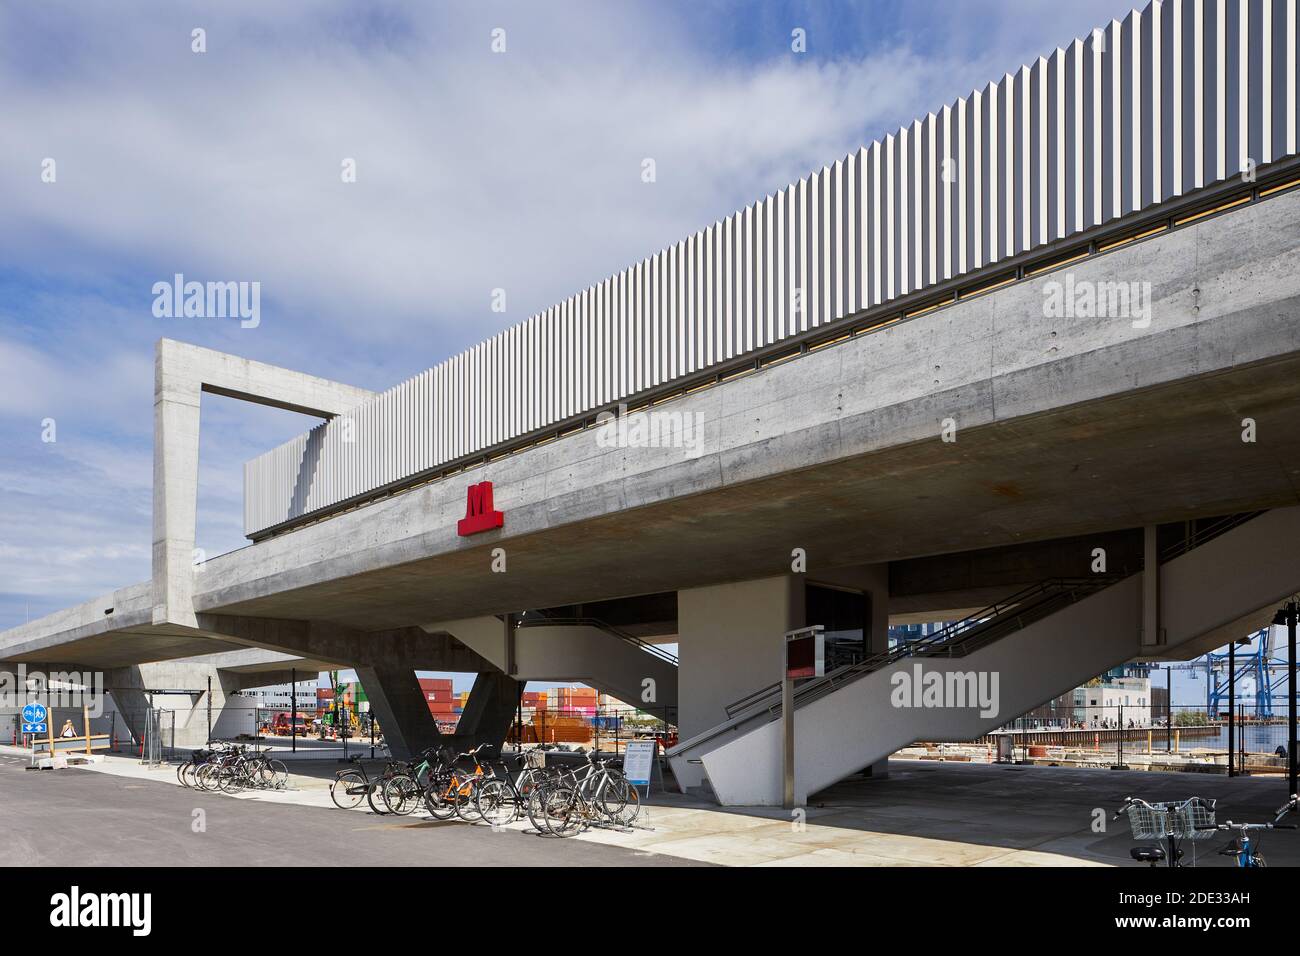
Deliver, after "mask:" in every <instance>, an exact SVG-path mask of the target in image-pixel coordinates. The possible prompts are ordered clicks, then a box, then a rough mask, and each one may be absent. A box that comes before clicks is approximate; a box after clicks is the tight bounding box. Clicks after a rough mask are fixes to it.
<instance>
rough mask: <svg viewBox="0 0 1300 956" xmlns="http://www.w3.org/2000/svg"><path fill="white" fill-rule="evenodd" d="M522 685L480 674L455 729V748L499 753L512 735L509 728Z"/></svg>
mask: <svg viewBox="0 0 1300 956" xmlns="http://www.w3.org/2000/svg"><path fill="white" fill-rule="evenodd" d="M523 691H524V685H523V682H522V681H517V680H515V679H514V678H513V677H509V676H507V675H506V674H502V673H499V672H490V673H483V674H479V675H478V676H477V677H476V678H474V686H473V687H472V688H471V689H470V692H469V698H468V699H467V700H466V701H465V709H464V711H462V712H461V715H460V722H459V723H458V724H457V725H456V737H455V740H456V746H457V747H458V748H460V749H462V750H469V749H471V748H473V747H477V746H478V745H479V744H488V745H490V746H491V747H493V748H496V749H499V748H500V747H501V745H502V744H503V743H504V742H505V739H506V735H507V734H509V733H510V724H511V723H512V722H513V721H514V719H515V714H516V713H517V712H518V708H519V696H520V695H521V694H522V693H523Z"/></svg>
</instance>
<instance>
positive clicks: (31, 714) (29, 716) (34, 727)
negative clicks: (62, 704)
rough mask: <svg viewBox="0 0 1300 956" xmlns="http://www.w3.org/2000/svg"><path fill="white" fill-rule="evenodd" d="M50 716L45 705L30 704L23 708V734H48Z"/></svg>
mask: <svg viewBox="0 0 1300 956" xmlns="http://www.w3.org/2000/svg"><path fill="white" fill-rule="evenodd" d="M49 716H50V715H49V711H48V710H46V708H45V705H44V704H28V705H27V706H26V707H24V708H23V733H25V734H43V733H46V732H47V731H48V729H49V728H48V727H47V726H46V722H47V721H48V720H49Z"/></svg>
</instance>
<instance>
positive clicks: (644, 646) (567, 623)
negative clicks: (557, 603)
mask: <svg viewBox="0 0 1300 956" xmlns="http://www.w3.org/2000/svg"><path fill="white" fill-rule="evenodd" d="M533 613H534V614H536V615H538V616H537V618H536V619H534V620H528V619H527V618H520V619H519V620H518V621H516V622H515V624H516V626H517V627H594V628H597V629H598V630H601V631H604V632H605V633H606V634H609V635H610V636H612V637H617V638H618V639H619V640H620V641H623V642H624V643H626V644H631V645H632V646H633V647H635V648H637V649H638V650H641V651H644V652H645V653H647V654H649V655H650V656H652V657H657V658H659V660H661V661H663V662H664V663H666V664H671V665H672V666H673V667H677V666H679V662H678V659H677V656H676V655H675V654H673V653H671V652H670V651H666V650H664V649H663V648H662V647H660V646H659V645H658V644H651V643H650V642H649V641H643V640H641V638H639V637H637V636H636V635H635V634H629V633H628V632H627V631H623V630H619V629H618V628H617V627H615V626H614V625H612V624H607V623H605V622H604V621H602V620H601V619H600V618H597V617H548V616H546V615H545V614H542V613H541V612H540V611H534V612H533Z"/></svg>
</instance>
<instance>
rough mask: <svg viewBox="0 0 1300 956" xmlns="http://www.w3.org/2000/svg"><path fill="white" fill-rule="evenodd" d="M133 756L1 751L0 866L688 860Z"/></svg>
mask: <svg viewBox="0 0 1300 956" xmlns="http://www.w3.org/2000/svg"><path fill="white" fill-rule="evenodd" d="M9 749H10V748H6V750H9ZM131 764H132V762H131V761H126V760H123V759H121V758H114V759H112V760H110V761H109V762H107V763H106V764H104V765H100V767H99V768H98V769H100V771H101V772H87V771H85V770H79V769H69V770H54V771H41V772H36V771H27V770H24V769H23V768H24V767H25V766H26V760H25V759H23V758H19V757H16V756H13V755H12V752H8V753H4V754H0V792H3V794H4V799H3V800H0V833H4V834H5V839H4V840H3V841H0V866H128V867H129V866H241V867H247V866H323V865H334V864H337V863H339V862H341V861H345V862H346V863H347V864H348V865H350V866H380V865H383V866H582V867H593V866H662V865H693V864H691V863H690V861H683V860H677V859H674V858H673V857H671V856H664V855H661V854H650V853H646V852H639V851H637V850H634V849H628V848H620V847H613V846H601V845H599V844H596V843H593V842H590V841H574V840H540V839H535V838H532V837H529V836H527V835H525V834H523V833H519V832H515V831H505V832H494V831H493V830H492V829H491V828H489V827H469V826H467V825H465V824H460V823H447V824H443V823H437V822H434V821H430V820H427V819H418V818H416V819H412V818H407V819H403V820H400V821H399V820H394V819H391V818H380V817H376V816H374V815H373V814H363V813H361V812H356V813H348V812H345V811H342V810H338V809H330V810H327V809H323V808H322V807H321V806H303V805H301V799H300V798H301V797H302V796H310V797H313V798H317V797H319V793H311V794H305V795H304V794H299V795H298V798H299V799H295V797H294V795H293V794H281V795H258V796H259V799H257V800H252V799H246V798H234V799H232V798H229V797H226V796H223V795H221V794H211V793H198V792H195V791H193V790H187V789H185V788H183V787H181V786H180V785H179V784H176V785H174V786H169V785H168V781H171V782H173V783H174V781H175V773H174V770H173V769H172V768H166V769H163V770H154V771H149V770H144V769H142V768H139V765H138V764H136V765H134V767H135V768H136V769H135V771H134V772H127V771H128V765H131ZM268 797H270V799H268ZM328 800H329V797H328V793H327V792H326V793H325V801H326V802H328ZM199 811H202V813H201V814H200V813H199ZM199 819H202V821H203V829H202V830H201V831H200V832H195V827H196V825H197V821H198V820H199Z"/></svg>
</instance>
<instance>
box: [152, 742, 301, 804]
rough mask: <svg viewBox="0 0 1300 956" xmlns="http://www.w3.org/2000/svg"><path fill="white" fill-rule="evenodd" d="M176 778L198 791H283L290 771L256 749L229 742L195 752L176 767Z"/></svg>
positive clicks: (212, 744) (215, 744) (281, 763)
mask: <svg viewBox="0 0 1300 956" xmlns="http://www.w3.org/2000/svg"><path fill="white" fill-rule="evenodd" d="M176 779H177V780H179V781H180V782H181V783H182V784H184V785H185V786H187V787H191V788H193V789H196V790H220V791H222V792H223V793H234V792H236V791H238V790H283V789H285V787H287V786H288V785H289V769H288V768H287V767H286V766H285V765H284V762H283V761H280V760H274V759H272V758H271V756H270V755H269V754H268V753H267V752H266V751H262V750H258V749H257V748H255V747H254V748H250V747H248V746H247V745H245V744H236V743H231V742H228V741H214V742H213V743H211V744H209V745H208V746H207V747H205V748H203V749H201V750H196V751H194V752H193V753H192V754H190V756H189V758H188V759H187V760H186V761H185V762H184V763H182V764H181V765H180V766H178V767H177V768H176Z"/></svg>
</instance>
